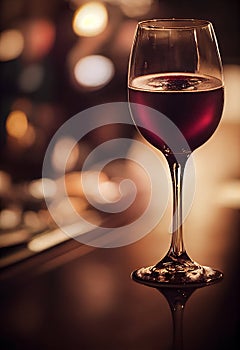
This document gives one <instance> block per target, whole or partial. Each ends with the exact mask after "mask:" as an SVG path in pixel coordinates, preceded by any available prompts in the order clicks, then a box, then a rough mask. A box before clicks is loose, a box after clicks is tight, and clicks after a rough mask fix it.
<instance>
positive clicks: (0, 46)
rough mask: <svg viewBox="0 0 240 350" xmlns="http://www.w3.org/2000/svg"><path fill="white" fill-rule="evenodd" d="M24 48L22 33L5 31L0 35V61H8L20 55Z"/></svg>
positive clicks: (14, 30) (12, 30) (15, 30)
mask: <svg viewBox="0 0 240 350" xmlns="http://www.w3.org/2000/svg"><path fill="white" fill-rule="evenodd" d="M23 47H24V39H23V35H22V33H21V32H20V31H19V30H17V29H9V30H5V31H3V32H2V33H1V35H0V61H9V60H13V59H15V58H17V57H18V56H20V55H21V53H22V51H23Z"/></svg>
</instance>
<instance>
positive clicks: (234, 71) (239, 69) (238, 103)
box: [223, 64, 240, 123]
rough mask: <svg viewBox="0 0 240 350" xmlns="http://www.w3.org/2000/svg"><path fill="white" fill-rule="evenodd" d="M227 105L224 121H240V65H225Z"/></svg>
mask: <svg viewBox="0 0 240 350" xmlns="http://www.w3.org/2000/svg"><path fill="white" fill-rule="evenodd" d="M224 80H225V98H226V101H225V106H224V113H223V121H229V122H234V123H240V99H239V90H240V65H236V64H235V65H234V64H231V65H225V66H224Z"/></svg>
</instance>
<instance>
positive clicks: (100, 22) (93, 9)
mask: <svg viewBox="0 0 240 350" xmlns="http://www.w3.org/2000/svg"><path fill="white" fill-rule="evenodd" d="M107 22H108V13H107V10H106V7H105V6H104V4H102V3H100V2H96V1H93V2H88V3H86V4H84V5H82V6H81V7H80V8H79V9H78V10H77V11H76V12H75V14H74V18H73V30H74V32H75V33H76V34H77V35H82V36H95V35H98V34H100V33H101V32H103V31H104V29H105V28H106V26H107Z"/></svg>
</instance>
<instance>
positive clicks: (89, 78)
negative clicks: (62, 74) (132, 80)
mask: <svg viewBox="0 0 240 350" xmlns="http://www.w3.org/2000/svg"><path fill="white" fill-rule="evenodd" d="M113 74H114V65H113V63H112V61H111V60H110V59H108V58H107V57H104V56H101V55H91V56H86V57H84V58H82V59H80V60H79V61H78V62H77V64H76V66H75V68H74V75H75V78H76V80H77V82H78V83H79V84H80V85H82V86H84V87H86V88H92V89H96V88H100V87H103V86H104V85H106V84H107V83H108V82H109V81H110V80H111V78H112V77H113Z"/></svg>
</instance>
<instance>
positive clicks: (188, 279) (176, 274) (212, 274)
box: [131, 258, 223, 288]
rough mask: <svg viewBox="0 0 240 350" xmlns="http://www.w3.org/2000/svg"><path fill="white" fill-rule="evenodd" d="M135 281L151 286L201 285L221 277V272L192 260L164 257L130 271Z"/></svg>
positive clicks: (185, 286)
mask: <svg viewBox="0 0 240 350" xmlns="http://www.w3.org/2000/svg"><path fill="white" fill-rule="evenodd" d="M131 276H132V279H133V280H134V281H136V282H139V283H142V284H146V285H148V286H151V287H156V288H158V287H171V288H173V287H176V288H179V287H181V288H187V287H201V286H206V285H209V284H212V283H216V282H218V281H220V280H221V279H222V278H223V274H222V272H220V271H218V270H215V269H212V268H211V267H208V266H201V265H198V264H197V263H195V262H194V261H192V260H186V261H181V260H180V261H178V260H173V259H172V258H165V259H163V260H162V261H160V262H159V263H158V264H157V265H155V266H149V267H142V268H140V269H138V270H136V271H134V272H133V273H132V275H131Z"/></svg>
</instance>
